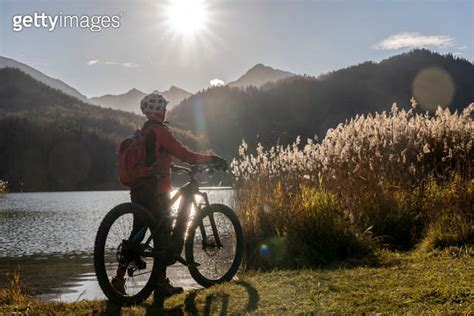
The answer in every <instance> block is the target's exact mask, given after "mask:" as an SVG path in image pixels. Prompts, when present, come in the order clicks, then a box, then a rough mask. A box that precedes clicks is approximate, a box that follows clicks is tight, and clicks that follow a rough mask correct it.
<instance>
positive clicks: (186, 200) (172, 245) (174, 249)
mask: <svg viewBox="0 0 474 316" xmlns="http://www.w3.org/2000/svg"><path fill="white" fill-rule="evenodd" d="M180 168H182V167H180ZM184 169H187V168H183V169H181V170H184ZM186 171H188V175H189V176H190V181H189V182H188V183H186V184H185V185H183V186H182V187H181V188H179V189H178V191H177V192H176V193H175V194H174V195H173V197H172V198H171V203H170V205H174V204H175V203H176V202H177V201H178V199H179V198H181V200H180V204H179V207H178V212H177V215H176V221H175V224H174V227H173V229H172V231H171V235H170V238H169V240H168V245H167V246H166V248H165V249H156V246H155V248H153V249H152V250H151V252H144V253H143V255H144V256H145V257H154V258H159V259H165V260H164V261H165V262H168V261H169V260H167V259H171V261H178V262H180V263H182V264H183V265H186V266H187V265H191V264H196V263H194V262H186V260H185V259H184V258H182V257H181V255H180V254H181V252H182V250H183V246H184V241H185V236H186V231H187V228H188V225H187V224H188V223H189V217H190V215H191V214H190V213H191V206H194V209H195V214H194V218H193V221H192V222H191V223H190V224H191V225H189V227H191V226H193V225H194V222H195V221H196V220H197V219H198V218H200V216H199V213H200V212H201V211H202V210H203V209H204V208H206V207H209V205H210V204H209V198H208V196H207V193H205V192H201V191H199V184H198V182H197V180H196V179H195V177H194V175H195V174H196V172H197V170H192V169H191V170H189V169H187V170H186ZM196 195H197V196H201V197H202V198H203V200H204V202H203V203H199V204H198V203H197V202H196V198H195V197H196ZM172 218H173V217H171V218H168V219H167V218H161V219H160V221H159V222H158V223H157V225H156V226H155V228H154V229H153V231H152V233H151V235H150V236H149V237H148V238H147V240H146V241H145V243H144V248H145V249H149V248H151V247H150V246H149V244H150V241H151V240H152V238H153V237H155V236H156V235H157V234H158V233H159V232H160V230H161V227H162V225H163V223H164V221H165V220H169V219H172ZM209 222H210V225H211V229H212V234H213V237H214V242H215V244H213V245H212V246H215V247H222V244H221V241H220V238H219V235H218V231H217V227H216V223H215V220H214V216H213V215H212V214H211V215H210V216H209ZM199 229H200V231H201V236H202V247H203V249H205V248H206V247H207V246H208V240H207V235H206V230H205V227H204V225H203V223H202V222H201V223H200V224H199ZM170 257H171V258H170Z"/></svg>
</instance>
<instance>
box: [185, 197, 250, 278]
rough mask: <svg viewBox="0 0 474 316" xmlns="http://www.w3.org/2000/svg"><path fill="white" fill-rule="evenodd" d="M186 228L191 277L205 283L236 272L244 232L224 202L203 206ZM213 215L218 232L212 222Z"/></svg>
mask: <svg viewBox="0 0 474 316" xmlns="http://www.w3.org/2000/svg"><path fill="white" fill-rule="evenodd" d="M197 216H198V217H197V218H196V219H195V220H194V222H193V224H192V226H191V227H190V229H189V230H188V236H187V238H186V244H185V255H186V261H188V262H195V263H197V264H198V265H191V266H189V272H190V273H191V276H192V277H193V278H194V280H195V281H196V282H197V283H199V284H200V285H202V286H204V287H209V286H212V285H214V284H217V283H222V282H227V281H230V280H232V278H233V277H234V276H235V274H236V273H237V271H238V269H239V266H240V263H241V261H242V253H243V234H242V228H241V226H240V222H239V219H238V218H237V216H236V215H235V213H234V212H233V211H232V209H231V208H229V207H228V206H226V205H222V204H211V205H210V206H209V207H206V208H204V209H203V210H202V211H201V212H200V213H199V214H198V215H197ZM211 219H214V222H215V224H216V225H215V228H216V232H217V236H216V235H215V234H214V231H213V229H212V226H211Z"/></svg>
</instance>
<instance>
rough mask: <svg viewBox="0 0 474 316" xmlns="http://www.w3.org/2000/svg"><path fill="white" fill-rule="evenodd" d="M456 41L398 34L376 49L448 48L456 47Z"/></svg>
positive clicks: (445, 36) (382, 42)
mask: <svg viewBox="0 0 474 316" xmlns="http://www.w3.org/2000/svg"><path fill="white" fill-rule="evenodd" d="M454 43H455V40H454V38H453V37H451V36H448V35H421V34H420V33H398V34H393V35H390V36H389V37H387V38H386V39H384V40H382V41H381V42H378V43H377V44H375V45H374V48H376V49H384V50H395V49H401V48H421V47H429V46H435V47H448V46H454Z"/></svg>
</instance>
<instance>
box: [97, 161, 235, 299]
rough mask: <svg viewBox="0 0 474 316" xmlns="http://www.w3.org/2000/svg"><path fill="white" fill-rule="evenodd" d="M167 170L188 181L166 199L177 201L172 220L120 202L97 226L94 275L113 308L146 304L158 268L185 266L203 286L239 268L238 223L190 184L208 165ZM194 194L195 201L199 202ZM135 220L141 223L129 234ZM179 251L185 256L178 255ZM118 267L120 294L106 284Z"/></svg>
mask: <svg viewBox="0 0 474 316" xmlns="http://www.w3.org/2000/svg"><path fill="white" fill-rule="evenodd" d="M172 171H174V172H178V173H184V174H187V175H188V177H189V182H188V183H186V184H185V185H183V186H182V187H181V188H179V189H178V191H177V192H176V193H175V194H174V196H173V197H172V198H171V205H173V204H174V203H175V202H177V201H178V199H179V200H180V202H179V207H178V211H177V215H176V216H174V217H173V216H169V217H167V218H161V219H159V220H158V219H156V218H154V217H153V216H152V215H151V213H150V212H149V211H148V210H147V209H145V208H144V207H143V206H141V205H139V204H136V203H123V204H120V205H117V206H116V207H114V208H113V209H112V210H110V211H109V213H107V215H106V216H105V217H104V219H103V220H102V222H101V224H100V226H99V229H98V231H97V235H96V239H95V245H94V266H95V271H96V275H97V280H98V282H99V285H100V287H101V289H102V291H103V292H104V294H105V296H106V297H107V298H108V299H109V300H110V301H112V302H114V303H116V304H120V305H134V304H139V303H141V302H143V301H144V300H146V299H147V298H148V297H149V296H150V294H151V293H152V291H153V290H154V289H155V287H156V280H157V274H158V270H159V268H160V267H163V266H170V265H172V264H174V263H176V262H179V263H181V264H183V265H185V266H186V267H187V268H188V269H189V272H190V274H191V276H192V278H193V279H194V280H195V281H196V282H197V283H198V284H200V285H202V286H204V287H209V286H212V285H214V284H217V283H222V282H227V281H230V280H232V278H233V277H234V276H235V274H236V273H237V271H238V269H239V266H240V263H241V260H242V253H243V235H242V228H241V225H240V222H239V219H238V218H237V216H236V215H235V213H234V211H233V210H232V209H231V208H229V207H228V206H226V205H223V204H210V203H209V199H208V195H207V194H206V193H205V192H201V191H200V190H199V184H198V181H197V180H196V174H198V173H200V172H204V171H209V172H212V171H213V169H212V166H210V165H191V166H189V167H182V166H172ZM197 196H200V197H201V200H200V201H199V202H198V200H197V199H196V197H197ZM136 217H138V218H140V219H141V223H146V224H145V225H144V226H143V227H141V228H140V230H139V232H137V233H134V234H132V230H133V220H134V218H136ZM166 227H168V230H167V229H166ZM170 230H171V231H170ZM138 235H140V236H138ZM183 247H184V256H185V258H183V257H182V256H181V252H182V250H183ZM119 264H122V265H123V264H125V265H126V266H127V273H126V278H125V280H126V289H127V290H126V293H121V292H119V291H118V290H116V289H115V288H114V287H113V286H112V283H111V280H112V277H113V276H114V275H115V271H116V269H117V267H118V265H119Z"/></svg>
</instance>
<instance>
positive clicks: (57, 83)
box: [0, 56, 87, 102]
mask: <svg viewBox="0 0 474 316" xmlns="http://www.w3.org/2000/svg"><path fill="white" fill-rule="evenodd" d="M6 67H10V68H17V69H20V70H21V71H23V72H24V73H26V74H28V75H30V76H31V77H33V78H35V79H36V80H38V81H41V82H42V83H44V84H46V85H47V86H50V87H51V88H54V89H58V90H61V91H62V92H63V93H65V94H68V95H71V96H73V97H75V98H77V99H79V100H81V101H84V102H87V97H86V96H85V95H83V94H81V93H80V92H79V91H77V90H76V89H75V88H73V87H71V86H70V85H68V84H66V83H65V82H63V81H61V80H59V79H55V78H52V77H50V76H48V75H45V74H44V73H42V72H41V71H39V70H36V69H35V68H33V67H30V66H28V65H26V64H24V63H21V62H19V61H16V60H14V59H11V58H7V57H3V56H0V69H2V68H6Z"/></svg>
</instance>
